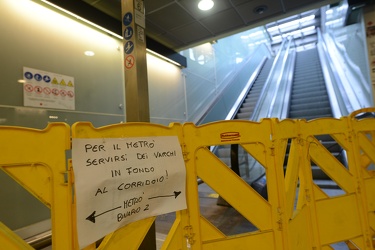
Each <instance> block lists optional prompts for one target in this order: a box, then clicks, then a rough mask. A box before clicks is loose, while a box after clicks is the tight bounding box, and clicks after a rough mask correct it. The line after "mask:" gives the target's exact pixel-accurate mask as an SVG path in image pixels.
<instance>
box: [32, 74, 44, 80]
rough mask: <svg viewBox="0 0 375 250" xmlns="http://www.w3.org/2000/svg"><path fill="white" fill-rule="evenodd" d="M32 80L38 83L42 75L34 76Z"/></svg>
mask: <svg viewBox="0 0 375 250" xmlns="http://www.w3.org/2000/svg"><path fill="white" fill-rule="evenodd" d="M34 79H35V80H37V81H38V82H39V81H41V80H42V75H41V74H35V75H34Z"/></svg>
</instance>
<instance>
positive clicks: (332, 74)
mask: <svg viewBox="0 0 375 250" xmlns="http://www.w3.org/2000/svg"><path fill="white" fill-rule="evenodd" d="M317 31H318V46H317V47H318V53H319V60H320V64H321V66H322V71H323V76H324V82H325V84H326V88H327V92H328V96H329V101H330V105H331V109H332V114H333V117H335V118H340V117H342V116H346V115H348V114H349V113H350V111H349V110H351V109H352V107H351V106H348V105H351V104H350V102H349V100H348V97H347V96H346V94H345V91H344V90H343V89H342V88H341V89H340V86H341V85H339V84H337V81H340V76H339V75H338V72H337V71H336V70H332V69H333V68H334V67H335V66H334V63H333V61H332V60H331V58H330V57H329V56H328V48H327V45H326V43H325V41H324V40H323V38H322V34H321V31H320V29H317Z"/></svg>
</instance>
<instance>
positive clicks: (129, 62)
mask: <svg viewBox="0 0 375 250" xmlns="http://www.w3.org/2000/svg"><path fill="white" fill-rule="evenodd" d="M134 63H135V59H134V56H132V55H128V56H127V57H126V58H125V68H127V69H131V68H132V67H133V66H134Z"/></svg>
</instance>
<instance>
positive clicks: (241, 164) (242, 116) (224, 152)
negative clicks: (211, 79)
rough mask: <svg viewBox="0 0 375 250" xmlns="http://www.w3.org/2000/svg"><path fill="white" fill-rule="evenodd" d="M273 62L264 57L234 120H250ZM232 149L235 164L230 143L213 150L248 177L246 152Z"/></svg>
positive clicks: (226, 162) (236, 170)
mask: <svg viewBox="0 0 375 250" xmlns="http://www.w3.org/2000/svg"><path fill="white" fill-rule="evenodd" d="M273 62H274V58H268V59H266V61H265V62H264V64H263V66H262V68H261V70H260V72H259V74H258V76H257V77H256V79H255V80H254V83H253V84H252V86H251V88H250V89H249V91H248V93H247V95H246V98H245V99H244V101H243V102H242V104H241V106H240V108H239V109H238V111H237V113H236V115H235V116H234V118H233V119H234V120H250V118H251V116H252V113H253V111H254V108H255V106H256V104H257V101H258V99H259V97H260V94H261V92H262V89H263V87H264V85H265V83H266V81H267V78H268V75H269V73H270V71H271V68H272V64H273ZM234 150H236V152H235V154H238V156H237V157H236V161H237V162H236V164H233V162H232V161H233V159H231V155H232V154H233V148H232V149H231V145H222V146H218V147H217V148H216V150H215V154H216V156H217V157H218V158H220V160H221V161H223V162H224V163H225V164H227V165H228V166H231V167H232V169H233V171H235V172H236V173H237V174H238V175H240V176H242V177H243V178H249V177H250V174H249V172H250V169H249V168H248V154H247V153H246V152H245V151H244V150H243V149H242V148H240V149H234ZM238 150H239V151H238ZM233 165H236V166H233ZM237 165H238V166H237ZM240 173H241V174H240ZM253 175H254V173H253ZM257 175H258V174H256V175H255V176H257ZM248 181H249V182H251V181H252V180H251V179H250V180H248Z"/></svg>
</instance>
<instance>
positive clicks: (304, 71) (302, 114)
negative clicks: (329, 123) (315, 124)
mask: <svg viewBox="0 0 375 250" xmlns="http://www.w3.org/2000/svg"><path fill="white" fill-rule="evenodd" d="M321 117H333V115H332V111H331V106H330V103H329V97H328V93H327V89H326V86H325V82H324V77H323V71H322V68H321V65H320V61H319V54H318V50H317V49H316V48H314V49H309V50H304V51H300V52H297V54H296V63H295V69H294V78H293V82H292V92H291V99H290V109H289V118H291V119H306V120H311V119H315V118H321Z"/></svg>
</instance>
